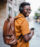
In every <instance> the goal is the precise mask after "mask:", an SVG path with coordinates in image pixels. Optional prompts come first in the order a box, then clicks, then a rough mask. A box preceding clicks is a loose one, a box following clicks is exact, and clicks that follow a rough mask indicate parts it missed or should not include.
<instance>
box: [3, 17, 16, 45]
mask: <svg viewBox="0 0 40 47" xmlns="http://www.w3.org/2000/svg"><path fill="white" fill-rule="evenodd" d="M14 23H15V19H14V18H12V17H10V18H8V19H7V20H6V21H5V22H4V26H3V40H4V43H5V44H8V45H15V44H17V39H16V33H15V27H14V26H15V24H14Z"/></svg>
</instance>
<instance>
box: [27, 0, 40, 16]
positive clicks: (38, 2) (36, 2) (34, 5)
mask: <svg viewBox="0 0 40 47" xmlns="http://www.w3.org/2000/svg"><path fill="white" fill-rule="evenodd" d="M26 2H29V3H30V4H31V9H32V12H31V14H30V15H31V16H34V13H35V11H37V10H38V8H39V7H40V0H26Z"/></svg>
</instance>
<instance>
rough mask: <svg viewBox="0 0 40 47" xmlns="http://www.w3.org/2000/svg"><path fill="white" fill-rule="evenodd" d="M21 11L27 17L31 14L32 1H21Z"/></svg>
mask: <svg viewBox="0 0 40 47" xmlns="http://www.w3.org/2000/svg"><path fill="white" fill-rule="evenodd" d="M19 11H20V13H22V14H24V16H25V17H27V16H29V14H30V12H31V8H30V3H27V2H23V3H21V4H20V7H19Z"/></svg>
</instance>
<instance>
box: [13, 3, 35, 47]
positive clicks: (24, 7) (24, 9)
mask: <svg viewBox="0 0 40 47" xmlns="http://www.w3.org/2000/svg"><path fill="white" fill-rule="evenodd" d="M19 11H20V13H19V14H18V16H16V18H18V19H16V20H15V32H16V38H17V45H16V47H29V40H30V39H31V38H32V36H33V35H34V32H33V31H32V32H31V31H30V30H29V24H28V21H27V20H26V17H28V16H29V14H30V12H31V7H30V4H29V3H27V2H23V3H21V4H20V7H19ZM12 47H13V46H12Z"/></svg>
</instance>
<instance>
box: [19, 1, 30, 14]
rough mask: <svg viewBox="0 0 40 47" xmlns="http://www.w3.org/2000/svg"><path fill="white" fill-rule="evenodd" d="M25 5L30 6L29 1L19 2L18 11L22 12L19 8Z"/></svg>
mask: <svg viewBox="0 0 40 47" xmlns="http://www.w3.org/2000/svg"><path fill="white" fill-rule="evenodd" d="M26 5H29V6H30V3H28V2H23V3H21V4H20V6H19V11H20V13H22V11H21V10H20V9H21V8H24V6H26Z"/></svg>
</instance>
